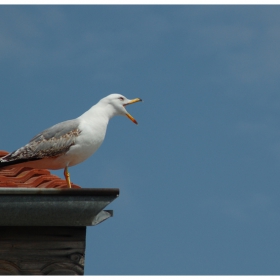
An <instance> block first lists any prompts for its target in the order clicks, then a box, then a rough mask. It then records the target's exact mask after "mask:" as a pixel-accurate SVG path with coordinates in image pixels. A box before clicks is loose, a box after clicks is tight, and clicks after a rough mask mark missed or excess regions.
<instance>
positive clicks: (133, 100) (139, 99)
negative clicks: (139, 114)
mask: <svg viewBox="0 0 280 280" xmlns="http://www.w3.org/2000/svg"><path fill="white" fill-rule="evenodd" d="M139 101H142V99H141V98H135V99H132V100H130V101H129V102H128V103H126V104H124V105H123V106H127V105H130V104H133V103H136V102H139ZM126 116H127V117H128V118H129V119H130V120H131V121H132V122H134V123H135V124H138V123H137V121H136V120H135V119H134V118H133V117H132V116H131V115H130V114H129V113H126Z"/></svg>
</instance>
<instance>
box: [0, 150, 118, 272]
mask: <svg viewBox="0 0 280 280" xmlns="http://www.w3.org/2000/svg"><path fill="white" fill-rule="evenodd" d="M3 153H4V154H6V153H7V152H3V151H0V156H3V155H4V154H3ZM118 195H119V189H82V188H80V187H79V186H77V185H72V189H68V188H67V186H66V182H65V180H62V179H60V178H59V177H57V176H55V175H52V174H50V172H49V171H48V170H43V169H32V168H26V167H24V168H18V167H9V168H5V169H1V170H0V275H83V274H84V263H85V251H86V242H85V241H86V227H87V226H95V225H98V224H99V223H101V222H103V221H105V220H106V219H108V218H110V217H112V215H113V211H112V210H104V208H105V207H106V206H107V205H108V204H109V203H111V202H112V201H113V200H114V199H116V198H117V197H118Z"/></svg>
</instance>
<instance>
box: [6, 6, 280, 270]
mask: <svg viewBox="0 0 280 280" xmlns="http://www.w3.org/2000/svg"><path fill="white" fill-rule="evenodd" d="M279 29H280V7H279V6H122V5H120V6H110V5H108V6H94V5H93V6H0V62H1V67H0V76H1V83H0V91H1V110H0V119H1V130H2V133H1V138H0V149H2V150H7V151H13V150H15V149H17V148H19V147H20V146H22V145H24V144H26V143H27V142H28V141H29V140H30V139H31V138H32V137H33V136H34V135H35V134H37V133H38V132H40V131H42V130H43V129H45V128H48V127H50V126H52V125H53V124H55V123H58V122H60V121H64V120H67V119H72V118H76V117H78V116H79V115H81V114H82V113H83V112H84V111H86V110H88V109H89V108H90V107H91V106H92V105H94V104H95V103H96V102H98V100H99V99H101V98H102V97H104V96H106V95H108V94H110V93H113V92H117V93H121V94H123V95H125V96H126V97H128V98H135V97H140V98H142V99H143V100H144V103H137V104H135V105H131V106H129V108H128V111H129V112H130V113H131V114H132V115H133V116H134V117H135V118H136V120H137V121H138V123H139V125H138V126H136V125H134V124H133V123H132V122H130V121H129V120H128V119H127V118H122V117H116V118H114V119H112V120H111V122H110V124H109V127H108V130H107V135H106V138H105V141H104V143H103V144H102V146H101V148H100V149H99V150H98V151H97V152H96V154H94V155H93V156H92V157H91V158H90V159H88V160H87V161H85V162H83V163H81V164H80V165H78V166H75V167H72V168H70V173H71V179H72V181H73V182H74V183H75V184H78V185H80V186H82V187H83V188H119V189H120V197H119V198H117V199H116V200H115V201H114V202H113V203H112V204H110V205H109V206H108V209H113V210H114V217H113V218H111V219H109V220H107V221H106V222H104V223H102V224H100V225H98V226H95V227H88V229H87V249H86V263H85V273H86V274H87V275H92V274H100V275H103V274H112V275H116V274H141V275H143V274H144V275H146V274H152V275H153V274H175V275H178V274H187V275H190V274H200V275H201V274H202V275H203V274H280V261H279V259H280V250H279V249H280V244H279V231H280V216H279V213H280V205H279V197H280V188H279V185H280V183H279V182H280V129H279V128H280V94H279V89H280V79H279V71H280V51H279V50H280V35H279V34H280V33H279ZM53 173H54V174H57V175H59V176H60V177H63V172H62V171H54V172H53Z"/></svg>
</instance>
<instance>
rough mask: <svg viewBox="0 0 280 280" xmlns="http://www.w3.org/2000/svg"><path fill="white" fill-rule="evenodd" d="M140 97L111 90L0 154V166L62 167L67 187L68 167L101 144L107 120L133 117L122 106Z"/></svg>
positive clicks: (81, 159) (83, 158) (53, 168)
mask: <svg viewBox="0 0 280 280" xmlns="http://www.w3.org/2000/svg"><path fill="white" fill-rule="evenodd" d="M139 101H142V99H140V98H135V99H131V100H130V99H127V98H126V97H125V96H123V95H121V94H118V93H113V94H110V95H108V96H106V97H104V98H102V99H101V100H100V101H99V102H98V103H97V104H95V105H94V106H92V107H91V108H90V109H89V110H88V111H86V112H85V113H83V114H82V115H81V116H80V117H78V118H76V119H72V120H68V121H64V122H61V123H58V124H56V125H54V126H52V127H50V128H48V129H46V130H44V131H42V132H41V133H39V134H37V135H36V136H35V137H33V138H32V139H31V140H30V142H29V143H28V144H26V145H25V146H23V147H21V148H19V149H17V150H15V151H14V152H12V153H10V154H8V155H6V156H4V157H2V158H0V168H2V167H5V166H10V165H17V166H22V167H31V168H40V169H52V170H57V169H64V177H65V180H66V183H67V186H68V188H71V181H70V173H69V171H68V167H70V166H74V165H76V164H79V163H81V162H83V161H84V160H86V159H87V158H88V157H90V156H91V155H92V154H93V153H94V152H96V150H97V149H98V148H99V147H100V145H101V144H102V142H103V140H104V138H105V134H106V129H107V125H108V123H109V120H110V119H111V118H112V117H114V116H118V115H120V116H126V117H128V118H129V119H130V120H131V121H132V122H134V123H135V124H138V123H137V121H136V120H135V119H134V118H133V117H132V116H131V115H130V114H129V113H128V112H127V110H126V106H127V105H130V104H133V103H136V102H139Z"/></svg>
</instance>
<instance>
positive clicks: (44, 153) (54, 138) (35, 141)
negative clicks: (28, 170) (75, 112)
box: [1, 119, 81, 162]
mask: <svg viewBox="0 0 280 280" xmlns="http://www.w3.org/2000/svg"><path fill="white" fill-rule="evenodd" d="M78 126H79V121H78V120H77V119H74V120H69V121H65V122H61V123H58V124H56V125H54V126H52V127H50V128H48V129H46V130H44V131H42V132H41V133H39V134H37V135H36V136H34V137H33V138H32V139H31V140H30V142H29V143H28V144H27V145H25V146H24V147H22V148H20V149H18V150H16V151H14V152H12V153H10V154H8V155H7V156H5V157H3V158H2V159H1V161H13V162H14V161H17V160H20V161H23V160H36V159H42V158H45V157H56V156H59V155H61V154H64V153H66V152H67V151H68V150H69V149H70V147H71V146H72V145H74V144H75V141H76V137H77V136H78V135H79V134H80V133H81V131H80V130H79V127H78Z"/></svg>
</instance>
